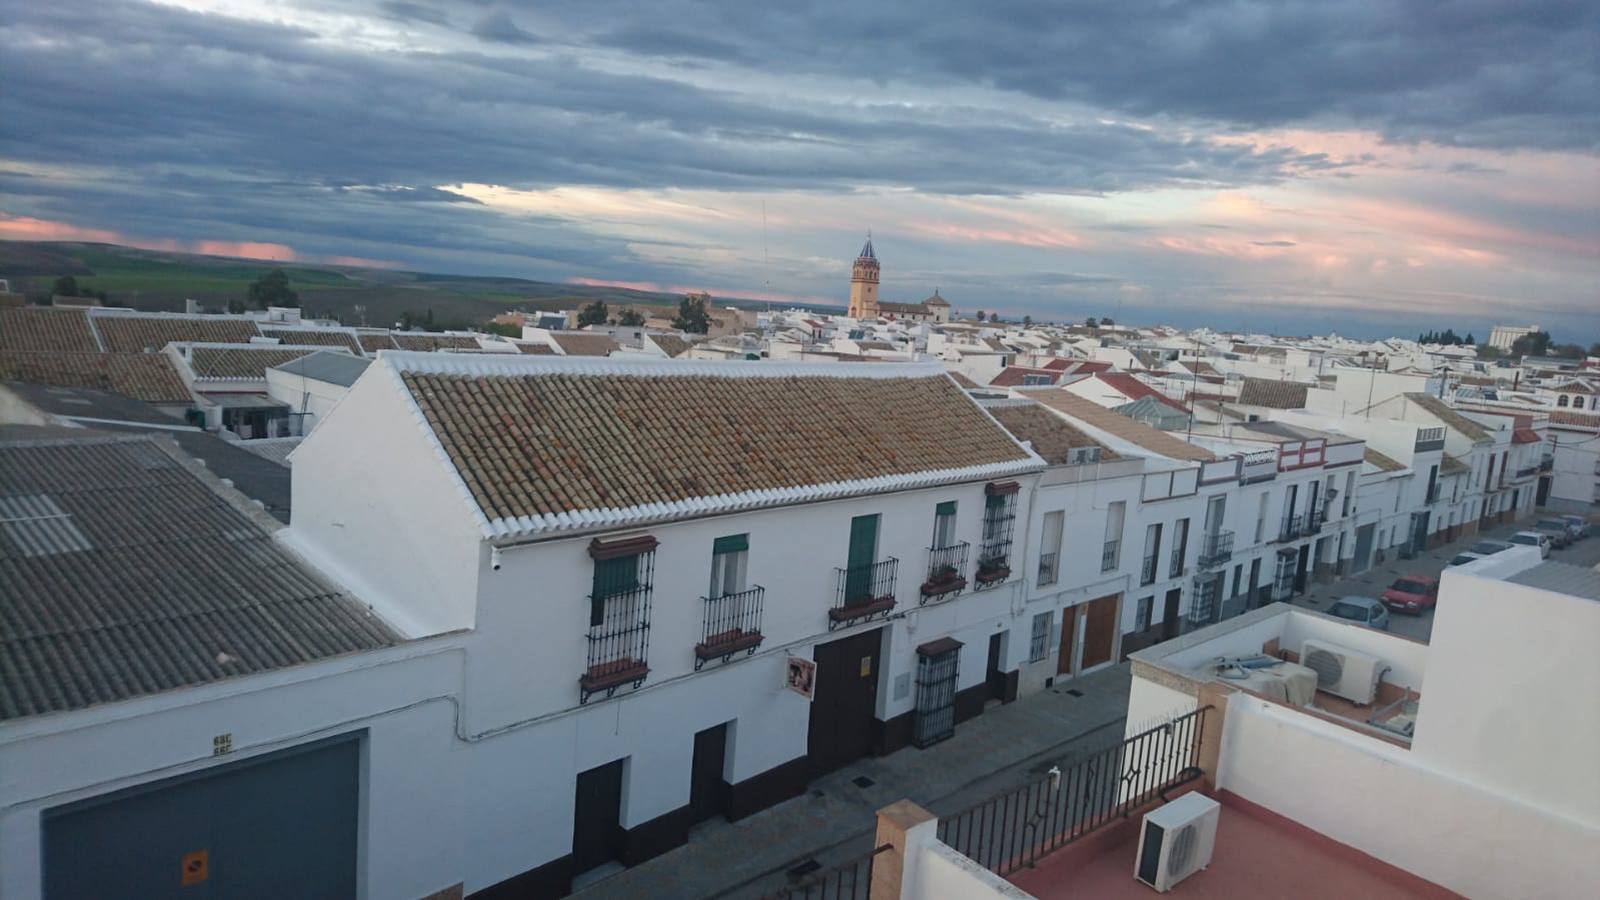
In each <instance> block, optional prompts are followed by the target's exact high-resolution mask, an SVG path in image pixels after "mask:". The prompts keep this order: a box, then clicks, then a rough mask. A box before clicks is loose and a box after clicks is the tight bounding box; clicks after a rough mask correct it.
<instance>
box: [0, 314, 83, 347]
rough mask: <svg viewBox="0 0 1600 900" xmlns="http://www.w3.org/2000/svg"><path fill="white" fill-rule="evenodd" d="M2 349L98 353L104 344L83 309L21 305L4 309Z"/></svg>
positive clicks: (0, 323)
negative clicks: (97, 336) (97, 339)
mask: <svg viewBox="0 0 1600 900" xmlns="http://www.w3.org/2000/svg"><path fill="white" fill-rule="evenodd" d="M0 350H27V351H42V350H66V351H76V352H81V353H97V352H99V350H100V344H99V342H97V341H96V340H95V339H94V332H93V331H90V330H89V315H88V313H86V312H84V311H83V310H81V309H57V308H55V307H52V306H18V307H8V308H5V309H0Z"/></svg>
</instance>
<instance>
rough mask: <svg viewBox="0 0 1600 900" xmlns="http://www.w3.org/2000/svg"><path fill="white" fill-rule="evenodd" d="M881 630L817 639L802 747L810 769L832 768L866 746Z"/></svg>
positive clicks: (850, 759) (861, 752)
mask: <svg viewBox="0 0 1600 900" xmlns="http://www.w3.org/2000/svg"><path fill="white" fill-rule="evenodd" d="M882 633H883V629H881V628H877V629H873V630H872V631H868V632H864V633H862V634H858V635H854V636H852V637H847V638H843V639H841V640H837V641H829V642H828V643H826V644H818V645H817V646H816V650H815V651H814V656H813V659H814V660H815V661H816V663H817V687H816V696H815V697H814V698H813V699H812V701H811V723H810V730H809V731H808V733H807V735H806V752H807V754H808V755H809V756H810V758H811V765H812V771H813V772H814V773H815V774H818V775H820V774H822V773H824V772H832V771H833V770H834V769H837V768H839V767H841V766H844V765H847V764H848V763H851V762H854V761H855V760H857V759H860V758H861V757H863V756H866V755H867V754H868V753H870V752H871V750H872V721H873V718H874V715H875V713H876V712H877V705H878V704H877V701H878V648H879V645H880V644H881V643H882Z"/></svg>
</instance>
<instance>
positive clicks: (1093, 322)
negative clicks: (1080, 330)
mask: <svg viewBox="0 0 1600 900" xmlns="http://www.w3.org/2000/svg"><path fill="white" fill-rule="evenodd" d="M1083 324H1084V325H1085V326H1087V327H1089V328H1099V327H1100V320H1099V319H1096V318H1095V317H1094V316H1090V317H1089V318H1087V319H1084V320H1083Z"/></svg>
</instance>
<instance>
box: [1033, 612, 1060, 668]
mask: <svg viewBox="0 0 1600 900" xmlns="http://www.w3.org/2000/svg"><path fill="white" fill-rule="evenodd" d="M1054 623H1055V614H1054V613H1052V612H1049V611H1046V612H1042V613H1039V614H1038V615H1036V616H1034V617H1033V634H1032V635H1030V636H1029V638H1028V662H1039V661H1041V660H1043V659H1044V658H1045V657H1046V656H1049V655H1050V626H1051V625H1052V624H1054Z"/></svg>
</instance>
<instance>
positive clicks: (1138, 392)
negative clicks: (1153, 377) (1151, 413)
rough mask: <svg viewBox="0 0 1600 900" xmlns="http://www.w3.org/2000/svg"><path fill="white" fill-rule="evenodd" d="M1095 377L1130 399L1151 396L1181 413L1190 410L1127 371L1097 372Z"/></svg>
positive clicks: (1186, 412)
mask: <svg viewBox="0 0 1600 900" xmlns="http://www.w3.org/2000/svg"><path fill="white" fill-rule="evenodd" d="M1094 377H1095V378H1097V379H1099V380H1100V381H1103V382H1105V383H1106V384H1108V385H1110V386H1111V387H1112V389H1114V390H1116V391H1117V393H1119V394H1122V395H1123V396H1124V397H1127V398H1128V399H1129V400H1143V399H1144V398H1146V397H1149V398H1150V399H1152V400H1155V401H1156V402H1158V403H1165V404H1166V405H1168V406H1170V407H1172V408H1173V409H1175V410H1178V411H1179V412H1181V413H1184V414H1188V412H1189V411H1188V410H1187V409H1184V407H1183V404H1182V403H1179V402H1178V401H1176V400H1174V399H1172V398H1171V397H1168V396H1167V395H1166V394H1163V393H1161V392H1160V391H1158V390H1156V389H1155V388H1153V387H1151V386H1150V385H1148V384H1145V383H1144V382H1142V381H1140V380H1139V379H1137V378H1135V377H1134V376H1132V375H1129V374H1128V373H1126V372H1097V373H1095V376H1094Z"/></svg>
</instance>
